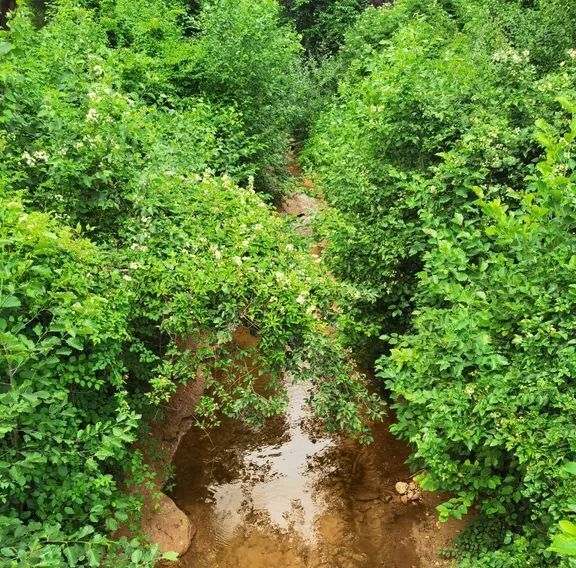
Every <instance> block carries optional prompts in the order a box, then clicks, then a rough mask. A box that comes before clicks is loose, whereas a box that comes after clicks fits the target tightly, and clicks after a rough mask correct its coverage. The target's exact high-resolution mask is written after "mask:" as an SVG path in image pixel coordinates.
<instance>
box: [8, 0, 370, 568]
mask: <svg viewBox="0 0 576 568" xmlns="http://www.w3.org/2000/svg"><path fill="white" fill-rule="evenodd" d="M278 10H279V8H278V6H277V5H276V4H275V3H273V2H271V1H269V0H262V1H258V2H256V3H254V2H251V3H248V2H245V3H243V2H240V3H238V2H235V3H229V2H226V1H224V0H222V1H221V2H218V3H213V4H205V5H204V4H203V5H202V6H201V7H200V8H199V11H198V12H197V13H195V14H192V15H191V14H190V13H189V12H188V11H187V10H186V9H185V7H184V5H182V4H180V3H178V2H162V1H156V2H152V3H150V2H146V3H144V2H142V3H137V6H136V5H135V4H134V2H125V1H123V0H118V1H117V2H102V3H99V2H78V3H77V2H72V1H70V0H62V1H61V2H57V3H55V4H52V5H51V6H50V8H49V12H48V19H47V22H46V25H45V26H44V27H42V28H41V29H40V30H37V29H35V27H34V25H33V19H32V18H31V16H30V14H29V13H28V12H27V11H26V10H25V8H20V9H19V10H18V13H17V14H16V15H15V17H14V18H13V19H12V21H11V23H10V30H9V31H7V32H2V33H1V37H0V82H1V84H2V92H1V95H0V96H1V99H0V100H1V102H0V146H1V148H2V151H3V160H2V163H1V165H0V192H1V193H0V199H1V200H0V267H1V268H0V456H1V457H0V543H1V544H0V566H20V565H42V566H64V565H70V566H86V565H89V566H98V565H101V564H103V565H121V566H141V565H150V563H151V562H152V558H153V556H154V554H155V551H154V549H153V548H150V547H146V546H141V544H140V543H139V542H138V541H137V540H135V541H133V542H131V543H128V542H127V541H120V542H113V541H112V540H110V538H109V537H107V536H106V534H107V533H110V532H113V531H114V530H115V529H116V527H117V526H118V524H119V523H123V522H125V521H126V520H127V519H128V518H134V517H135V516H137V511H138V506H139V504H138V503H136V502H135V501H134V500H133V499H130V498H128V497H127V496H125V495H123V493H122V491H121V490H120V488H121V485H122V480H123V479H125V477H126V475H131V476H133V477H134V476H137V477H136V479H140V478H142V479H144V478H145V475H146V473H145V471H144V470H143V466H142V464H141V463H140V462H141V458H140V456H139V455H138V454H137V453H133V452H132V451H131V449H130V447H131V443H132V442H133V441H134V440H135V438H136V437H137V435H138V433H139V428H140V425H141V416H142V415H144V416H146V415H149V414H150V413H151V412H152V410H153V409H154V408H155V407H156V406H157V405H158V404H161V403H163V402H164V401H166V400H167V398H168V397H169V395H170V393H171V392H172V391H173V390H174V388H175V386H176V384H177V383H178V381H186V380H188V379H189V378H190V377H195V376H196V371H197V369H198V367H199V366H202V367H203V369H204V372H205V374H206V375H208V377H209V378H210V377H211V371H212V370H213V369H214V368H215V367H217V368H218V369H219V370H220V371H221V370H226V369H228V370H229V371H232V370H233V368H234V366H235V364H236V362H235V351H234V349H231V343H230V342H231V339H232V335H233V332H234V330H235V329H236V328H237V327H238V326H239V325H245V326H248V327H249V328H250V329H251V331H252V332H253V333H255V334H258V335H259V336H260V338H261V340H260V346H259V352H258V357H259V358H260V363H261V368H262V369H263V370H265V371H267V373H268V375H269V376H270V377H271V381H270V384H269V388H268V390H267V392H266V396H265V397H263V396H262V394H261V393H258V394H257V393H256V392H255V390H254V383H255V381H256V377H254V376H251V375H250V374H247V375H245V374H243V375H242V376H241V377H240V379H238V376H237V375H234V374H233V372H230V373H226V372H224V373H218V374H215V375H214V377H224V379H220V380H216V379H215V378H214V379H213V380H209V381H208V388H207V391H206V396H205V397H204V398H203V400H202V402H201V405H200V407H199V408H198V419H207V420H217V419H218V417H220V416H221V415H222V414H223V413H224V414H226V415H229V416H233V417H237V418H239V419H244V420H248V421H251V422H255V423H257V422H259V421H261V420H262V419H263V417H265V416H268V415H270V414H273V413H277V412H279V411H281V410H282V406H283V402H284V399H285V396H284V392H283V391H284V386H283V382H282V380H280V379H281V377H282V376H283V373H284V372H286V371H289V372H291V373H292V375H293V376H294V378H295V379H298V378H300V379H303V378H308V379H310V380H311V381H312V382H313V383H314V384H315V385H316V388H315V390H314V396H313V397H312V398H313V401H312V402H313V405H314V407H315V409H316V411H317V413H318V414H319V415H320V416H321V417H322V418H323V419H324V421H325V422H326V424H327V426H328V427H329V428H332V429H340V428H344V429H347V430H350V431H351V432H353V433H355V434H356V435H358V436H360V437H362V436H365V435H366V433H367V426H366V420H367V419H370V417H371V416H372V415H373V414H374V413H377V412H378V407H379V404H378V402H377V401H376V400H374V399H373V398H371V397H370V396H368V394H367V392H366V388H365V386H364V384H363V383H362V382H361V381H359V380H357V374H355V373H354V372H352V370H351V367H350V365H349V363H348V355H347V353H346V351H345V349H344V348H343V347H342V346H341V345H339V344H338V343H337V342H336V341H335V340H334V339H332V338H331V336H330V333H329V329H330V328H329V323H330V320H332V319H333V314H332V306H333V303H334V301H335V299H336V298H337V294H338V291H337V288H336V285H335V283H334V282H332V281H331V280H329V279H326V278H325V277H324V276H323V275H322V271H321V268H320V267H319V266H318V265H317V263H315V262H314V261H313V259H312V258H311V257H310V255H309V254H308V250H307V244H306V242H304V241H302V240H299V239H298V238H297V237H296V236H295V235H294V234H293V232H292V230H291V228H290V225H289V223H288V221H285V220H283V219H282V218H280V217H279V216H278V215H276V214H275V213H274V212H273V211H272V209H270V208H269V206H268V205H266V203H265V202H264V201H263V198H262V196H261V194H258V193H256V192H255V191H254V189H253V187H252V182H251V176H252V174H254V173H259V172H262V171H263V169H265V168H267V167H269V166H270V165H271V164H274V163H276V162H277V160H278V156H279V155H280V152H281V151H282V145H283V144H284V140H285V139H287V137H288V135H289V126H290V121H291V118H290V116H291V113H293V112H294V109H295V107H292V108H291V107H290V105H287V104H285V103H284V102H283V100H291V97H294V96H295V93H297V92H299V91H298V89H300V87H301V83H300V79H299V71H298V68H297V66H296V64H297V56H298V50H299V47H298V43H297V41H296V39H295V36H294V34H293V33H292V32H291V31H290V30H287V29H285V28H282V27H281V26H280V25H279V24H278V21H277V20H278ZM192 16H194V18H192V20H193V21H192V20H191V17H192ZM229 25H233V26H236V33H235V34H234V36H227V35H226V34H222V33H220V32H221V30H222V29H223V27H227V26H229ZM194 26H198V27H199V29H196V28H194ZM251 36H253V37H254V40H255V43H254V44H252V43H251V41H250V37H251ZM256 40H258V41H256ZM234 41H238V42H239V43H237V44H236V43H234ZM258 42H260V43H258ZM221 57H225V58H226V61H224V60H220V59H219V58H221ZM216 64H218V65H220V71H221V73H220V74H219V75H218V76H215V75H214V67H213V66H214V65H216ZM225 64H229V73H228V74H226V73H225V72H224V71H225V70H224V69H223V68H222V67H223V66H224V65H225ZM258 81H260V83H259V82H258ZM260 179H263V178H262V177H261V178H260ZM239 184H240V185H239ZM189 337H192V338H195V339H198V338H202V341H201V342H200V343H199V344H198V345H199V346H200V348H198V349H196V350H195V351H194V352H190V351H185V350H184V348H183V347H182V345H183V344H184V343H186V342H185V341H183V340H185V339H187V338H189ZM197 343H198V342H197ZM305 362H308V364H305ZM226 377H228V378H229V380H226ZM237 379H238V380H237Z"/></svg>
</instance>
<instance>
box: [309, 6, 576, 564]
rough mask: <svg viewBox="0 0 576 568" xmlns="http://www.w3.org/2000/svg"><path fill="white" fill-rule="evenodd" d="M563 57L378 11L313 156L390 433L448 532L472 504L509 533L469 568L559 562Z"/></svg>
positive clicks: (486, 30) (569, 67) (565, 214)
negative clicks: (547, 58)
mask: <svg viewBox="0 0 576 568" xmlns="http://www.w3.org/2000/svg"><path fill="white" fill-rule="evenodd" d="M505 4H506V3H502V6H503V7H502V9H504V5H505ZM558 13H559V14H561V13H563V12H561V11H560V12H558ZM523 15H526V14H524V13H523ZM563 37H565V38H566V37H567V36H563ZM562 41H566V43H565V44H564V46H563V48H564V49H563V50H562V54H563V55H562V56H561V57H559V58H558V61H560V63H561V64H558V65H557V66H554V65H552V63H551V62H549V64H548V63H546V64H545V63H544V62H543V61H542V60H541V59H539V58H537V57H535V56H534V57H533V56H532V54H531V53H530V52H529V51H527V50H526V49H525V48H526V46H525V45H522V43H521V42H520V41H517V42H516V41H513V38H512V37H511V36H510V35H509V33H508V30H506V29H505V28H504V27H502V26H499V25H498V21H497V20H495V19H494V18H492V16H491V15H490V13H489V12H488V11H487V10H486V6H485V5H484V4H480V5H479V4H478V3H472V2H466V1H461V2H453V3H452V2H428V3H425V4H423V3H421V2H416V1H412V0H404V1H402V0H399V1H398V2H396V3H395V5H394V6H392V7H387V8H382V9H379V10H367V11H366V12H365V13H364V14H363V15H362V16H361V17H360V18H359V19H358V21H357V23H356V25H355V26H354V27H353V28H352V29H351V30H350V31H349V32H348V34H347V38H346V44H345V45H344V47H343V48H342V49H341V51H340V54H339V56H338V58H337V60H336V64H335V65H336V66H335V69H340V70H341V71H342V72H343V73H344V75H343V77H342V78H341V79H340V81H339V87H338V93H337V94H336V96H335V97H334V99H333V101H332V103H331V104H330V105H329V107H328V108H327V109H326V110H325V111H324V112H323V113H322V115H321V117H320V119H319V120H318V122H317V124H316V126H315V129H314V132H313V136H312V139H311V141H310V142H309V144H308V147H307V150H306V155H305V159H306V161H307V163H308V164H309V165H310V166H311V167H314V168H316V171H317V174H318V182H319V186H320V187H321V189H322V190H323V191H324V194H325V196H326V198H327V201H328V202H329V204H330V205H331V210H330V211H329V212H328V214H327V215H326V217H325V219H324V221H323V225H322V226H321V227H320V230H321V231H322V233H323V235H324V236H326V237H327V238H328V241H329V244H328V247H327V249H326V258H327V260H328V261H329V264H330V266H331V268H332V269H333V271H334V272H335V274H336V275H337V276H339V277H340V278H342V279H344V281H345V282H346V283H347V284H348V285H349V286H350V287H351V289H352V290H353V294H355V302H354V303H353V305H352V309H351V310H350V311H349V313H348V314H346V315H345V317H344V320H345V324H346V325H347V326H348V335H349V338H350V341H351V342H353V343H355V344H357V345H360V346H361V347H362V348H364V350H365V353H366V355H367V357H368V358H370V359H371V360H374V359H378V367H379V368H380V374H381V376H382V377H385V378H386V379H387V387H388V388H389V389H390V391H391V396H392V397H393V398H394V399H395V400H396V406H397V410H398V417H399V422H398V424H397V425H396V426H395V427H394V429H395V431H396V433H397V434H398V435H399V436H402V437H404V438H405V439H407V440H409V441H410V442H411V444H412V445H413V446H414V448H415V454H414V465H415V467H422V468H425V470H426V474H425V475H424V476H423V477H422V481H423V483H424V485H425V486H426V487H427V488H436V489H441V490H447V491H451V492H452V493H453V498H452V499H451V500H449V501H448V502H447V503H446V504H444V505H443V506H442V507H441V508H440V512H441V516H442V517H444V518H446V517H447V516H449V515H456V516H461V515H462V514H463V513H464V512H465V511H467V510H468V508H469V507H470V506H471V505H472V504H473V505H474V506H475V507H477V508H478V509H479V510H480V514H481V516H482V519H483V521H481V524H482V522H484V521H485V519H486V518H487V517H489V516H493V517H496V518H498V522H497V523H496V524H497V525H498V526H501V527H503V528H502V530H501V532H500V534H499V535H498V537H496V538H492V537H491V539H488V540H486V541H483V544H478V545H477V546H476V544H475V545H474V546H473V547H472V548H471V552H470V554H468V555H467V556H465V557H462V556H461V559H462V563H463V565H466V566H491V567H492V566H494V567H496V566H502V567H509V566H518V567H520V566H543V565H554V563H555V562H557V558H556V557H554V556H553V555H551V554H550V553H549V552H545V549H546V548H547V546H548V535H547V532H548V530H549V528H550V527H551V526H552V525H553V523H555V522H556V521H557V520H558V519H559V518H561V513H562V507H563V506H564V503H566V502H567V500H568V498H569V496H570V495H571V493H573V490H574V487H573V483H572V482H571V481H570V480H569V479H567V476H566V475H565V474H564V473H563V468H562V464H563V463H564V462H565V461H566V460H572V459H573V458H574V455H573V452H574V449H575V448H574V440H572V437H571V426H570V424H571V423H572V422H573V420H574V416H573V411H572V408H573V404H574V401H573V397H574V395H573V392H572V390H571V389H570V377H571V376H572V373H573V371H574V369H573V368H572V359H571V357H572V348H571V343H570V337H571V332H570V330H571V328H572V326H573V318H572V317H571V309H572V308H571V307H570V301H571V299H570V298H571V296H570V292H569V290H570V284H569V283H570V279H571V272H570V271H571V260H570V259H571V255H572V254H573V253H574V251H573V250H572V248H573V247H572V243H571V237H572V235H571V229H570V226H571V222H572V221H571V219H572V218H573V212H572V209H571V207H572V206H571V201H570V199H571V198H570V191H573V180H571V179H570V176H571V175H572V174H571V173H570V172H571V170H572V168H573V166H574V163H573V158H572V157H571V154H570V150H569V149H568V145H569V143H571V137H572V134H569V135H567V136H565V137H563V138H562V140H563V141H562V142H561V144H560V145H559V146H557V145H556V143H555V142H554V141H555V140H557V139H558V138H559V137H560V136H561V134H563V128H565V126H563V125H565V122H566V120H567V118H568V116H569V113H568V112H567V110H566V108H562V106H561V105H559V104H558V102H557V100H556V99H557V97H558V96H559V95H565V96H566V97H569V98H570V99H574V98H575V96H576V93H575V91H574V84H575V83H574V77H575V69H576V65H575V60H574V57H573V54H572V52H571V51H570V49H571V47H572V46H571V44H570V41H571V40H569V39H565V40H562ZM538 57H539V56H538ZM338 66H339V67H338ZM568 106H569V105H568ZM540 117H543V118H544V119H545V121H546V122H547V124H548V125H547V126H546V127H545V132H546V134H545V136H543V135H542V134H540V135H538V136H536V132H537V129H536V128H535V126H534V123H535V121H536V120H537V119H538V118H540ZM541 143H544V144H545V146H546V147H547V149H548V151H549V158H548V161H547V162H544V163H542V164H541V165H539V166H538V172H539V173H538V174H534V170H535V167H536V163H537V162H538V160H539V159H541V158H540V156H541V153H542V150H541ZM527 179H528V180H529V181H528V182H526V180H527ZM526 183H528V184H529V185H528V187H527V189H524V188H526ZM479 196H481V199H480V200H479ZM557 333H558V334H557ZM390 350H392V354H391V355H390ZM378 356H380V357H379V358H378ZM500 521H502V522H500ZM472 540H473V539H472ZM467 542H468V544H470V543H471V541H467ZM487 542H488V543H489V544H486V543H487Z"/></svg>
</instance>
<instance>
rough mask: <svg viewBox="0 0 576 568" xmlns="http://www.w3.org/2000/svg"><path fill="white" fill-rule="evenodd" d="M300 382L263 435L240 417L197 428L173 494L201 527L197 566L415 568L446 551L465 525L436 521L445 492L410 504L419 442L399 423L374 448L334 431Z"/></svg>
mask: <svg viewBox="0 0 576 568" xmlns="http://www.w3.org/2000/svg"><path fill="white" fill-rule="evenodd" d="M306 396H307V386H306V385H292V386H290V387H289V397H290V403H289V407H288V410H287V412H286V414H285V415H284V416H280V417H276V418H274V419H271V420H269V421H268V422H267V424H266V425H265V427H264V428H263V429H261V430H258V431H255V430H253V429H250V428H248V427H246V426H243V425H241V424H238V423H237V422H236V421H228V422H225V423H223V424H222V425H221V426H220V427H219V428H218V429H216V430H213V431H210V432H209V433H208V434H206V433H202V432H200V431H198V430H194V429H193V430H191V431H190V432H189V433H188V434H187V435H186V437H185V438H184V439H183V441H182V442H181V444H180V447H179V449H178V452H177V453H176V457H175V461H174V465H175V472H176V489H175V490H174V492H173V495H172V496H173V498H174V500H175V501H176V503H177V505H178V506H179V507H180V508H181V509H182V510H183V511H184V512H185V513H186V514H187V515H189V517H190V518H191V520H192V522H193V523H194V524H195V525H196V526H197V531H198V532H197V533H196V536H195V538H194V541H193V543H192V546H191V548H190V550H189V551H188V553H187V554H186V555H185V556H184V558H183V559H182V565H183V566H186V567H189V568H208V567H214V568H268V567H278V568H361V567H364V568H372V567H373V568H376V567H387V568H411V567H423V568H424V567H428V566H442V565H444V563H443V561H441V560H440V559H439V558H438V557H437V556H436V554H435V550H436V548H437V547H438V546H440V545H443V544H446V543H447V542H448V540H449V537H450V535H451V533H452V531H453V527H450V526H448V527H446V526H442V527H440V526H439V525H438V524H437V523H436V521H435V517H434V505H435V504H437V503H438V498H437V497H435V496H433V495H432V496H428V497H425V500H424V501H423V500H418V501H416V502H409V503H403V502H402V501H401V499H400V496H399V495H397V494H396V492H395V489H394V486H395V483H396V482H397V481H401V480H404V481H409V472H408V470H407V468H406V466H405V465H404V461H405V459H406V458H407V456H408V451H407V448H406V447H405V446H404V445H403V444H401V443H399V442H398V441H396V440H395V439H393V438H392V436H391V435H390V434H389V432H388V425H386V424H381V425H378V426H377V427H375V430H374V436H375V440H374V443H373V444H372V445H371V446H368V447H365V448H361V447H360V446H359V445H358V444H356V443H355V442H353V441H351V440H348V439H346V438H343V437H340V436H330V435H328V434H326V433H324V432H323V431H322V430H321V429H320V428H319V426H318V424H316V422H315V420H314V419H313V417H312V415H311V412H310V410H309V408H308V407H307V405H306Z"/></svg>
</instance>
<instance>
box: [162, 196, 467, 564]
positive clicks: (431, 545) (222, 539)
mask: <svg viewBox="0 0 576 568" xmlns="http://www.w3.org/2000/svg"><path fill="white" fill-rule="evenodd" d="M315 207H317V202H315V200H313V199H312V198H310V197H308V196H304V195H303V194H300V195H298V194H297V195H295V196H293V197H292V198H290V199H287V200H286V201H285V203H284V206H283V211H284V212H285V213H287V214H290V215H295V216H298V217H302V218H304V220H305V219H306V218H307V216H308V215H309V213H310V210H311V209H314V208H315ZM235 340H236V343H237V344H238V345H239V346H240V347H246V346H248V345H252V346H253V345H255V343H256V341H257V340H256V339H255V338H253V337H251V336H250V334H249V332H248V330H239V333H237V334H236V338H235ZM247 364H249V365H250V364H251V362H247ZM307 389H308V385H305V384H298V385H288V393H289V404H288V407H287V410H286V412H285V413H284V414H283V415H282V416H278V417H275V418H272V419H270V420H268V422H267V423H266V424H265V426H264V428H263V429H261V430H257V431H255V430H253V429H250V428H249V427H247V426H245V425H243V424H240V423H238V422H237V421H232V420H230V421H224V422H223V423H222V424H221V426H220V427H218V428H217V429H215V430H212V431H210V432H208V433H204V432H201V431H199V430H198V429H195V428H193V429H191V430H190V431H189V432H188V433H187V434H186V435H185V436H184V437H183V438H182V440H181V442H180V444H179V447H178V450H177V452H176V454H175V456H174V460H173V465H174V466H175V481H176V485H175V489H174V490H173V492H172V494H171V497H172V499H173V500H174V501H175V503H176V504H177V506H178V507H179V508H180V509H181V510H182V511H183V512H184V513H185V514H186V515H187V516H188V518H189V519H190V521H191V523H192V525H193V526H194V527H195V529H196V533H195V536H194V538H193V540H192V544H191V546H190V548H189V550H188V552H187V553H186V554H185V555H184V556H183V557H182V558H181V560H180V562H181V565H182V566H184V567H186V568H272V567H274V568H377V567H386V568H412V567H419V568H428V567H437V566H447V565H448V563H447V562H446V561H444V560H442V559H441V558H440V557H438V556H437V554H436V551H437V549H438V548H439V547H442V546H446V545H448V544H449V543H450V541H451V539H452V537H453V535H454V533H455V532H456V530H457V528H458V525H457V524H456V523H448V524H442V525H440V524H439V523H438V522H437V521H436V511H435V506H436V505H437V504H438V503H439V502H441V501H442V498H441V497H440V496H439V495H435V494H424V495H422V494H421V493H420V491H419V490H417V488H415V487H414V484H412V483H411V481H412V480H411V477H410V473H409V470H408V468H407V467H406V465H405V461H406V459H407V457H408V455H409V450H408V448H407V447H406V446H405V445H404V444H403V443H401V442H399V441H397V440H395V439H394V438H393V437H392V435H391V434H390V432H389V424H387V423H382V424H377V425H375V426H374V428H373V433H374V442H373V444H371V445H370V446H367V447H362V446H360V445H359V444H357V443H356V442H354V441H352V440H350V439H347V438H346V437H344V436H336V435H334V436H333V435H328V434H326V432H325V431H323V430H322V428H321V427H320V425H319V424H318V422H317V421H316V419H315V417H314V415H313V413H312V412H311V410H310V409H309V408H308V406H307V405H306V400H305V399H306V395H307ZM399 482H400V483H399ZM398 489H400V493H399V491H398Z"/></svg>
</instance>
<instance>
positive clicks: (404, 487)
mask: <svg viewBox="0 0 576 568" xmlns="http://www.w3.org/2000/svg"><path fill="white" fill-rule="evenodd" d="M395 487H396V491H397V492H398V493H399V494H400V495H405V494H406V493H407V492H408V484H407V483H405V482H404V481H399V482H398V483H397V484H396V485H395Z"/></svg>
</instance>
